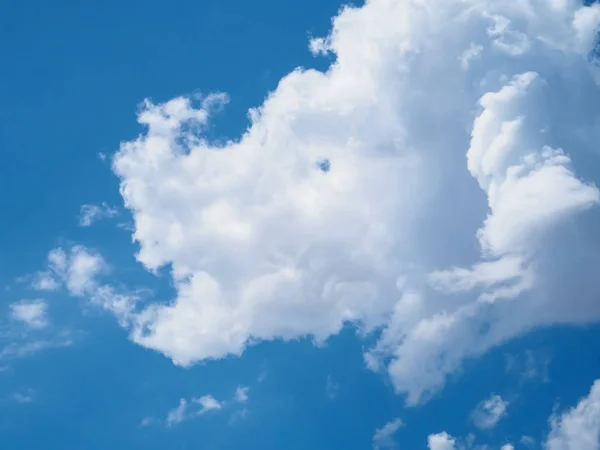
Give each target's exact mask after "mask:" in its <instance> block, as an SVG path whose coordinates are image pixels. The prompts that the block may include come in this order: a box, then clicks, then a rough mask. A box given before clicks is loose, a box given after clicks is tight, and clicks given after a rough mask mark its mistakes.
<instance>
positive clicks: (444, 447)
mask: <svg viewBox="0 0 600 450" xmlns="http://www.w3.org/2000/svg"><path fill="white" fill-rule="evenodd" d="M427 445H428V447H429V450H454V449H455V448H456V447H455V445H456V440H455V439H454V438H453V437H452V436H450V435H449V434H448V433H446V432H443V433H437V434H430V435H429V436H427Z"/></svg>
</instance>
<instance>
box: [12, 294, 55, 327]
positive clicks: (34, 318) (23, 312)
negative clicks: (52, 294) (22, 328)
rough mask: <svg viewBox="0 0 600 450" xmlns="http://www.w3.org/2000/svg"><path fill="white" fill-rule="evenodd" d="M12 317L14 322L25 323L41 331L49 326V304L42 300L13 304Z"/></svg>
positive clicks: (22, 301)
mask: <svg viewBox="0 0 600 450" xmlns="http://www.w3.org/2000/svg"><path fill="white" fill-rule="evenodd" d="M10 315H11V317H12V319H13V320H18V321H20V322H23V323H24V324H25V325H27V326H28V327H29V328H34V329H41V328H45V327H47V326H48V304H47V303H46V302H45V301H44V300H41V299H38V300H21V301H20V302H17V303H12V304H11V305H10Z"/></svg>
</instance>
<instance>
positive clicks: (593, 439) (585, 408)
mask: <svg viewBox="0 0 600 450" xmlns="http://www.w3.org/2000/svg"><path fill="white" fill-rule="evenodd" d="M550 423H551V430H550V433H549V435H548V439H547V440H546V442H545V448H546V449H547V450H570V449H577V450H598V449H600V380H596V381H595V383H594V384H593V386H592V388H591V390H590V392H589V394H588V396H587V397H585V398H583V399H581V401H580V402H579V403H578V404H577V406H575V407H574V408H572V409H570V410H568V411H565V412H564V413H563V414H562V415H560V416H554V417H552V419H551V421H550Z"/></svg>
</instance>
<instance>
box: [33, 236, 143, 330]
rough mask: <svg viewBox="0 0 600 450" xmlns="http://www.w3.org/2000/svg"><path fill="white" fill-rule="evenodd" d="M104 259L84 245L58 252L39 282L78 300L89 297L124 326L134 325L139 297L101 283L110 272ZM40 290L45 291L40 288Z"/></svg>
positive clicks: (49, 258) (51, 254)
mask: <svg viewBox="0 0 600 450" xmlns="http://www.w3.org/2000/svg"><path fill="white" fill-rule="evenodd" d="M110 269H111V268H110V266H109V265H108V264H107V263H106V261H105V260H104V258H103V257H102V255H100V254H99V253H97V252H95V251H93V250H90V249H88V248H86V247H84V246H82V245H75V246H73V247H71V248H67V249H63V248H60V247H59V248H55V249H53V250H51V251H50V252H49V253H48V268H47V270H46V271H43V272H38V274H37V275H36V277H37V278H38V279H40V278H44V279H46V280H47V283H51V284H52V286H53V290H57V289H61V288H65V289H66V290H67V292H68V293H69V294H70V295H72V296H75V297H86V298H88V299H89V300H90V301H91V302H92V303H93V304H95V305H98V306H100V307H102V308H104V309H105V310H107V311H110V312H112V313H114V314H115V315H116V316H117V317H118V319H119V322H120V324H121V325H122V326H124V327H126V326H128V325H129V323H130V321H131V316H132V314H133V310H134V308H135V305H136V303H137V301H138V300H139V297H138V296H137V295H136V294H135V293H124V292H119V291H117V290H116V289H115V287H114V286H112V285H110V284H105V283H102V282H101V281H100V277H101V276H102V275H106V274H108V273H109V272H110ZM40 290H44V289H43V288H42V287H40Z"/></svg>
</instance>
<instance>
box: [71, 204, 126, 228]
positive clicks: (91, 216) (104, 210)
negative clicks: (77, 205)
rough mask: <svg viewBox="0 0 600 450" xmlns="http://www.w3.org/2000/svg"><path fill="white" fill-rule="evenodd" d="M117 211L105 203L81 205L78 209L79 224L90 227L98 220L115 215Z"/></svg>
mask: <svg viewBox="0 0 600 450" xmlns="http://www.w3.org/2000/svg"><path fill="white" fill-rule="evenodd" d="M118 213H119V211H118V210H117V209H116V208H113V207H111V206H109V205H107V204H106V203H102V204H101V205H91V204H86V205H82V206H81V209H80V211H79V226H80V227H90V226H92V225H93V224H94V223H95V222H97V221H98V220H102V219H110V218H112V217H115V216H116V215H117V214H118Z"/></svg>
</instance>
